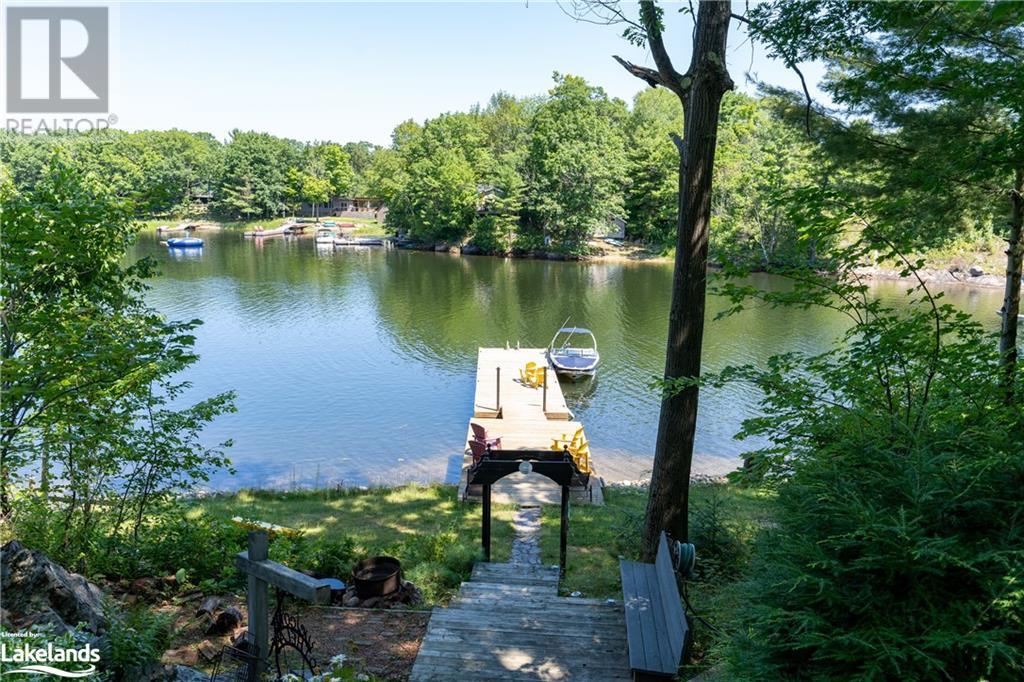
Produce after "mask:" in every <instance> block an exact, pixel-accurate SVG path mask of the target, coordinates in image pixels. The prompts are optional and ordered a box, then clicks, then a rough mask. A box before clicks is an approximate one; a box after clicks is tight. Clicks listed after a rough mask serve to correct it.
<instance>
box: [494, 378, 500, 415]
mask: <svg viewBox="0 0 1024 682" xmlns="http://www.w3.org/2000/svg"><path fill="white" fill-rule="evenodd" d="M494 369H495V370H496V371H497V373H498V379H497V380H496V381H495V382H494V385H495V386H496V387H497V391H496V393H497V396H495V398H494V400H495V402H496V403H497V404H496V405H495V407H494V409H495V410H496V411H497V412H501V367H495V368H494Z"/></svg>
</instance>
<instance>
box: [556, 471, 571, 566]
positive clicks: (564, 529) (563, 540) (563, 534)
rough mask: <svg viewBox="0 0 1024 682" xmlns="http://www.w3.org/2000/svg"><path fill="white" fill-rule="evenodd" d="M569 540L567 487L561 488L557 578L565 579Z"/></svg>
mask: <svg viewBox="0 0 1024 682" xmlns="http://www.w3.org/2000/svg"><path fill="white" fill-rule="evenodd" d="M568 540H569V486H567V485H563V486H562V519H561V528H560V529H559V539H558V577H559V578H564V577H565V547H566V544H567V543H568Z"/></svg>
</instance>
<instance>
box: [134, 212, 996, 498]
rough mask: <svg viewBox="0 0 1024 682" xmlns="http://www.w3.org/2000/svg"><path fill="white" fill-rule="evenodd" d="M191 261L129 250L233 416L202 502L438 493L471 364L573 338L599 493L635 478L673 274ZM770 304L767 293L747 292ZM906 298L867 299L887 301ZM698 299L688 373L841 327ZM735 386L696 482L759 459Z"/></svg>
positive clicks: (748, 406)
mask: <svg viewBox="0 0 1024 682" xmlns="http://www.w3.org/2000/svg"><path fill="white" fill-rule="evenodd" d="M201 236H202V237H203V238H204V239H205V240H206V246H205V248H203V249H202V250H201V251H169V250H168V249H167V248H166V247H164V246H162V245H161V244H160V243H159V240H158V238H157V236H156V235H155V234H152V233H144V234H142V235H141V237H140V241H139V244H138V245H137V246H136V248H135V252H134V255H136V256H140V255H151V256H153V257H155V258H156V259H157V260H158V261H159V262H160V263H161V271H162V273H163V276H162V277H160V278H158V279H156V280H154V281H153V283H152V285H153V288H152V291H151V292H150V293H149V299H150V302H151V303H152V304H153V305H154V306H155V307H156V308H157V309H159V310H160V311H162V312H163V313H165V314H166V315H167V316H168V317H170V318H172V319H191V318H193V317H198V318H200V319H202V320H203V321H204V322H205V324H204V325H203V326H202V327H201V328H200V329H199V330H198V334H197V339H198V340H197V344H196V348H197V350H198V352H199V354H200V356H201V359H200V360H199V362H198V363H197V364H196V365H194V366H193V367H192V368H191V369H190V370H189V371H188V373H187V376H185V377H184V378H185V379H187V380H188V381H191V382H192V384H193V389H192V391H191V393H190V394H189V396H188V397H189V398H191V399H194V400H198V399H200V398H203V397H206V396H209V395H212V394H214V393H217V392H219V391H224V390H228V389H233V390H235V391H237V393H238V399H237V406H238V412H237V413H236V414H231V415H225V416H223V417H220V418H219V419H217V420H216V421H215V422H214V423H213V424H212V425H211V426H210V427H208V429H207V430H206V432H205V439H206V440H207V442H209V443H211V444H213V443H217V442H220V441H223V440H225V439H228V438H230V439H233V440H234V442H235V445H234V447H233V448H231V449H230V451H229V454H230V457H231V459H232V461H233V462H234V465H235V467H236V468H237V470H238V473H237V474H236V475H235V476H230V475H228V474H227V473H222V474H219V475H217V476H215V477H214V478H213V479H212V480H211V486H212V487H213V488H216V489H232V488H240V487H249V486H259V487H278V488H284V487H291V486H308V485H318V484H319V485H327V484H330V485H334V484H336V483H344V484H350V485H352V484H355V485H367V484H377V483H394V482H400V481H409V480H420V481H438V480H444V479H445V478H446V475H447V476H450V471H449V469H450V462H451V461H452V456H453V455H461V449H462V447H463V439H464V437H465V433H466V424H467V420H468V418H469V416H470V411H471V409H472V403H473V390H474V380H475V366H476V351H477V348H478V347H479V346H503V345H505V343H506V342H508V343H511V344H512V345H515V344H516V343H517V342H518V343H520V344H522V345H523V346H524V347H525V346H544V345H546V344H547V343H548V341H549V340H550V338H551V335H552V334H553V333H554V331H555V330H556V329H557V328H558V326H559V324H560V323H561V322H562V321H563V320H564V319H565V318H566V317H568V316H570V315H572V318H573V323H574V324H577V325H579V326H586V327H590V328H591V329H593V330H594V333H595V334H596V336H597V339H598V344H599V349H600V351H601V355H602V364H601V368H600V371H599V375H598V377H597V378H596V379H595V380H594V381H592V382H589V383H581V384H578V385H571V384H570V385H563V388H564V389H565V392H566V397H567V399H568V401H569V406H570V408H571V409H572V410H573V411H574V412H575V413H576V417H577V419H579V420H580V421H581V422H583V423H584V424H585V425H586V427H587V434H588V437H589V438H590V441H591V444H592V447H593V451H594V454H595V458H596V459H595V463H596V465H597V467H598V470H599V472H600V473H601V474H602V475H604V476H605V478H606V479H612V480H614V479H623V478H625V479H630V478H638V477H640V476H642V475H644V473H645V472H647V471H649V470H650V463H651V459H652V454H653V451H654V441H655V435H656V431H657V419H658V399H657V395H656V393H655V392H654V391H653V390H651V388H650V383H651V381H652V380H653V379H654V378H655V377H656V376H658V375H659V374H660V373H661V370H662V367H663V363H664V352H665V338H666V333H667V318H668V305H669V293H670V291H669V288H670V284H671V275H672V272H671V267H670V266H669V265H665V264H650V263H596V264H583V263H560V262H548V261H535V260H513V259H508V260H505V259H498V258H489V257H461V256H454V255H448V254H434V253H423V252H415V251H404V250H398V249H383V248H364V249H335V250H323V249H318V248H317V247H316V245H315V244H314V242H313V240H312V239H310V238H301V239H289V240H285V239H281V238H275V239H267V240H266V241H265V243H263V244H260V243H258V242H254V241H253V240H245V239H243V237H242V236H241V235H240V234H238V233H233V232H222V233H214V232H204V233H202V234H201ZM754 281H755V282H756V283H757V284H758V285H759V286H762V287H776V286H780V285H781V282H780V281H779V280H778V279H777V278H773V277H771V276H764V275H763V276H758V277H756V278H755V280H754ZM905 288H906V287H905V285H902V284H897V283H890V282H881V283H878V284H877V285H876V286H875V293H876V295H878V296H884V297H887V298H889V297H900V296H901V294H902V291H903V290H904V289H905ZM945 291H946V292H947V297H948V300H949V301H951V302H952V303H954V304H955V305H957V306H960V307H962V308H964V309H966V310H968V311H970V312H972V313H975V314H976V315H977V316H978V318H979V319H981V320H982V321H983V322H984V323H985V324H986V325H988V326H991V327H992V328H995V327H996V326H997V325H998V318H996V316H995V315H994V311H995V310H996V309H998V308H999V306H1000V304H1001V300H1000V299H1001V295H1000V292H999V291H998V290H986V289H975V288H968V287H963V286H951V287H947V288H946V289H945ZM723 307H724V302H723V301H720V300H716V299H711V300H710V302H709V306H708V313H707V315H708V323H707V327H706V339H705V343H704V366H705V368H706V369H708V370H712V371H713V370H718V369H721V368H722V367H724V366H726V365H728V364H740V363H746V362H758V361H763V360H765V359H766V358H767V357H768V356H770V355H772V354H775V353H780V352H784V351H804V352H812V353H813V352H818V351H822V350H825V349H826V348H827V347H828V346H829V345H830V344H831V342H832V341H833V340H834V339H835V338H836V337H837V336H838V335H839V334H841V333H842V330H843V318H842V317H841V316H839V315H838V314H836V313H831V312H829V311H820V310H769V309H753V310H748V311H745V312H743V313H741V314H739V315H737V316H733V317H731V318H727V319H725V320H719V321H715V320H714V319H713V318H714V317H715V314H716V313H717V312H718V311H719V310H720V309H722V308H723ZM757 403H758V396H757V394H756V393H755V392H753V391H752V390H750V389H749V388H748V387H745V386H739V385H737V386H731V387H728V388H725V389H721V390H704V391H703V392H702V395H701V411H700V415H699V421H698V433H697V448H696V451H697V454H696V456H695V461H694V468H695V470H696V471H701V472H708V473H717V472H724V471H728V470H730V469H732V468H734V467H735V466H736V465H737V464H738V462H739V455H740V453H742V452H743V451H744V449H746V448H749V447H752V446H754V445H756V443H749V442H747V443H743V442H738V441H736V440H734V439H733V434H735V433H736V431H737V430H738V428H739V425H740V422H741V421H742V420H743V419H744V418H745V417H748V416H751V415H754V414H756V410H757Z"/></svg>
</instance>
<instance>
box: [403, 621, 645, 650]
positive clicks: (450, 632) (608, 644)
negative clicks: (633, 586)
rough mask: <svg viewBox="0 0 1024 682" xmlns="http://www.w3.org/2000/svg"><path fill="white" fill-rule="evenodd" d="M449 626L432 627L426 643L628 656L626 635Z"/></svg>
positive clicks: (425, 639) (443, 624)
mask: <svg viewBox="0 0 1024 682" xmlns="http://www.w3.org/2000/svg"><path fill="white" fill-rule="evenodd" d="M446 625H448V624H446V623H439V624H438V627H436V628H431V630H430V632H428V633H427V634H426V635H424V638H423V642H424V644H425V643H427V642H433V643H436V644H437V645H438V646H441V644H458V643H460V642H461V643H462V644H466V645H467V646H480V645H481V644H486V645H489V646H488V648H495V647H498V648H501V647H514V648H524V647H525V648H530V647H539V648H545V649H547V650H548V651H549V652H550V653H552V654H554V653H563V654H570V655H572V654H579V653H581V652H586V654H587V656H597V655H601V654H605V653H611V654H615V655H623V654H625V653H626V637H625V635H624V634H615V633H614V632H608V633H607V634H602V633H598V632H594V631H591V632H580V631H576V632H574V633H570V632H561V633H558V632H550V631H549V632H543V633H538V632H536V631H533V630H523V631H519V632H516V631H514V630H508V629H505V630H495V629H484V630H472V629H470V628H458V627H446Z"/></svg>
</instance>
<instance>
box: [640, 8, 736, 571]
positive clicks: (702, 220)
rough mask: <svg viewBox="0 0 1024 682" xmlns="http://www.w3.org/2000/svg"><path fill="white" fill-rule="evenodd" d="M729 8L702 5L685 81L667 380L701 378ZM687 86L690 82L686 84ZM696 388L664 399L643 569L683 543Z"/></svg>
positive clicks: (726, 87) (686, 528)
mask: <svg viewBox="0 0 1024 682" xmlns="http://www.w3.org/2000/svg"><path fill="white" fill-rule="evenodd" d="M730 10H731V7H730V3H729V2H702V3H700V5H699V10H698V12H697V26H696V30H695V40H694V47H693V57H692V59H691V61H690V68H689V70H688V72H687V74H686V76H685V77H684V78H683V79H682V81H683V83H684V87H685V85H688V87H686V88H685V91H684V93H683V94H682V95H681V98H682V99H683V109H684V117H685V118H684V124H683V131H684V132H683V139H682V141H681V142H680V143H679V148H680V157H681V158H680V165H679V220H678V228H677V238H676V261H675V273H674V275H673V278H672V305H671V308H670V311H669V323H668V347H667V350H666V354H665V379H666V380H667V381H671V380H674V379H678V378H681V377H689V378H694V379H695V378H697V377H699V376H700V360H701V346H702V341H703V336H704V298H705V292H706V288H707V281H706V278H707V259H708V227H709V223H710V218H711V177H712V169H713V167H714V161H715V142H716V136H717V133H718V113H719V106H720V105H721V102H722V95H724V94H725V92H726V91H727V90H729V89H730V88H731V87H732V81H731V80H730V78H729V74H728V71H727V70H726V68H725V46H726V39H727V37H728V34H729V18H730ZM687 79H689V80H687ZM697 400H698V391H697V387H696V386H691V387H689V388H685V389H683V390H681V391H678V392H675V393H669V394H666V395H665V396H664V398H663V400H662V403H661V417H660V419H659V422H658V441H657V445H656V447H655V451H654V470H653V473H652V476H651V489H650V496H649V498H648V501H647V515H646V518H645V522H644V548H643V554H644V559H645V560H646V561H653V560H654V557H655V555H656V553H657V547H658V536H659V533H660V532H661V531H662V530H665V531H667V532H668V533H669V534H670V535H672V536H673V537H674V538H675V539H677V540H687V539H688V537H689V526H688V523H687V517H688V514H689V486H690V465H691V462H692V460H693V445H694V435H695V432H696V427H697Z"/></svg>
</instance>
